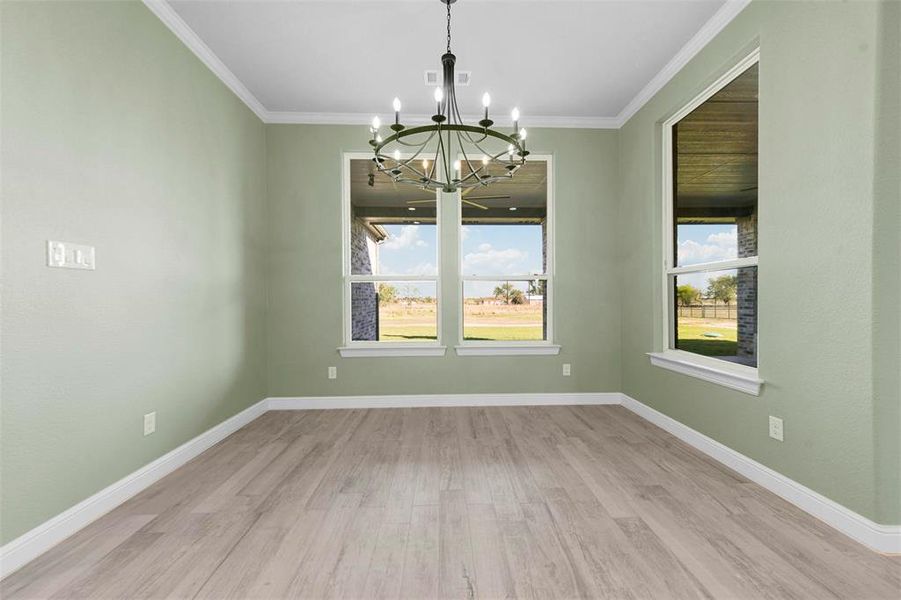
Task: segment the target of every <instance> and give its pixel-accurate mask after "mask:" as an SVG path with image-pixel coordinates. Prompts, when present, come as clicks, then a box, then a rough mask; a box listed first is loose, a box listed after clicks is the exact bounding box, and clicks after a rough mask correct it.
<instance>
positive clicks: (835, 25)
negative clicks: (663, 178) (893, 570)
mask: <svg viewBox="0 0 901 600" xmlns="http://www.w3.org/2000/svg"><path fill="white" fill-rule="evenodd" d="M891 10H896V9H895V8H891V9H889V8H887V6H886V5H884V4H883V5H880V4H878V3H875V2H872V3H868V2H851V3H815V2H754V3H752V4H751V5H750V6H749V7H748V8H747V9H745V11H744V12H742V14H740V15H739V16H738V17H737V18H736V19H735V20H734V21H733V22H732V23H730V24H729V26H728V27H726V29H725V30H724V31H723V32H722V33H721V34H720V35H719V36H717V38H716V39H714V40H713V41H712V42H711V43H710V44H709V45H708V46H707V47H706V48H705V49H704V50H703V51H701V52H700V53H699V54H698V55H697V56H696V57H695V58H694V59H693V60H692V61H691V62H690V63H689V64H688V65H687V66H686V67H685V68H684V69H683V70H682V71H681V72H680V73H679V74H678V75H677V76H676V77H675V78H674V79H673V80H672V81H671V82H670V83H668V84H667V85H666V87H665V88H664V89H663V90H661V91H660V92H659V93H658V94H657V95H656V96H655V97H654V98H653V100H651V101H650V102H649V103H648V104H646V105H645V106H644V107H643V108H642V109H641V110H640V111H639V112H638V113H637V114H636V115H635V116H634V117H633V118H632V119H631V120H630V121H629V122H628V123H627V124H626V125H625V127H624V128H623V129H622V130H621V131H620V140H619V141H620V186H621V190H622V198H621V206H620V214H619V229H620V232H621V235H622V238H621V239H622V241H623V243H622V249H623V252H624V256H623V262H622V271H621V283H622V290H623V298H624V299H628V301H624V302H623V346H622V347H623V359H622V360H623V391H624V392H625V393H627V394H629V395H631V396H633V397H635V398H636V399H638V400H640V401H642V402H644V403H646V404H648V405H650V406H652V407H654V408H656V409H657V410H660V411H661V412H663V413H666V414H668V415H670V416H672V417H673V418H675V419H678V420H679V421H681V422H683V423H685V424H687V425H689V426H690V427H693V428H694V429H696V430H698V431H701V432H702V433H705V434H706V435H708V436H710V437H712V438H714V439H716V440H718V441H720V442H722V443H724V444H726V445H728V446H730V447H731V448H734V449H735V450H737V451H739V452H741V453H743V454H745V455H747V456H750V457H751V458H753V459H755V460H757V461H759V462H762V463H763V464H765V465H768V466H769V467H771V468H773V469H775V470H777V471H779V472H781V473H783V474H785V475H786V476H788V477H790V478H792V479H794V480H796V481H799V482H800V483H802V484H804V485H807V486H809V487H811V488H813V489H814V490H817V491H819V492H820V493H822V494H824V495H825V496H828V497H829V498H832V499H834V500H836V501H837V502H839V503H841V504H843V505H845V506H847V507H849V508H851V509H852V510H854V511H857V512H859V513H860V514H863V515H865V516H867V517H869V518H872V519H875V520H877V521H879V522H883V523H899V522H901V504H898V503H894V504H893V505H892V502H891V499H892V498H897V497H898V496H897V494H898V482H897V477H895V478H894V479H893V478H892V477H891V476H890V475H889V471H890V470H891V469H892V468H897V464H898V462H897V454H894V456H893V454H892V453H893V452H894V451H895V449H897V436H898V432H899V429H898V427H897V426H896V425H897V393H898V387H897V371H895V372H894V376H895V383H894V385H892V384H890V382H889V380H886V381H885V382H884V383H886V384H887V385H885V386H883V387H884V388H885V389H883V390H882V392H883V393H885V394H893V395H894V397H893V398H891V397H889V396H885V397H884V403H883V405H882V406H881V407H879V405H878V403H877V402H876V400H875V398H876V395H875V393H874V373H876V374H877V375H878V374H882V375H887V374H888V371H891V370H892V368H895V369H897V365H898V364H899V363H898V353H897V342H898V338H897V333H898V325H897V315H895V317H894V320H891V319H889V321H891V322H890V323H889V325H890V326H891V327H893V329H892V332H891V333H889V334H887V335H886V336H885V340H881V341H877V340H875V339H874V335H873V331H874V321H873V319H874V314H876V313H880V314H881V313H883V312H885V309H886V306H885V305H884V304H883V303H885V302H894V304H893V305H892V306H893V307H894V310H895V311H897V306H898V295H897V290H898V286H897V275H898V273H897V264H898V263H897V256H898V255H897V243H898V237H897V236H898V229H897V223H898V221H897V215H898V213H897V210H898V209H897V204H896V202H897V187H895V188H892V186H897V181H898V180H897V164H898V163H897V158H894V159H892V155H891V153H892V152H893V151H896V150H897V146H896V144H897V131H898V130H897V128H896V129H895V133H894V134H886V136H888V137H886V138H885V139H883V140H881V141H880V140H877V139H876V135H875V133H876V131H877V129H878V127H877V125H880V124H884V123H887V122H889V121H894V122H895V123H897V104H896V102H897V99H895V104H894V105H893V106H894V108H893V107H891V106H888V105H886V104H885V103H882V104H879V103H877V90H879V89H880V88H879V86H880V75H879V71H880V69H881V65H882V64H883V62H884V60H885V59H886V58H887V57H886V52H885V50H886V48H884V46H885V45H886V43H887V41H891V36H886V35H885V33H884V32H882V31H880V16H882V15H881V13H882V12H886V11H891ZM894 35H895V36H896V35H897V30H895V34H894ZM886 38H888V40H887V39H886ZM758 40H759V44H760V49H761V59H760V163H759V164H760V171H759V176H760V201H759V202H760V203H759V207H760V288H759V303H760V304H759V308H760V334H759V346H760V349H759V352H760V375H761V377H762V378H763V379H765V380H766V385H765V387H764V390H763V393H762V395H761V396H760V397H757V398H755V397H753V396H749V395H745V394H741V393H738V392H732V391H729V390H726V389H724V388H722V387H719V386H716V385H713V384H709V383H705V382H702V381H699V380H697V379H692V378H689V377H686V376H683V375H679V374H676V373H672V372H669V371H665V370H663V369H659V368H655V367H652V366H651V365H650V364H649V362H648V358H647V356H645V353H646V352H648V351H652V350H661V349H662V348H663V340H662V339H661V337H662V336H661V334H660V333H659V331H658V327H657V323H659V320H660V318H661V313H662V308H661V307H660V306H659V303H658V298H660V290H661V277H660V272H661V271H660V270H661V256H662V254H661V240H660V219H661V201H660V198H661V189H660V176H659V173H660V166H661V150H660V139H661V126H660V123H661V122H662V121H663V120H664V119H665V118H667V117H668V116H669V115H671V114H672V113H673V112H675V111H676V110H677V109H678V108H680V107H681V106H682V105H683V104H684V103H686V102H688V101H689V100H690V99H691V98H692V97H694V96H695V95H696V94H697V93H699V92H700V91H701V90H702V89H703V88H704V87H706V86H707V85H709V83H711V82H712V81H713V80H714V79H716V77H717V76H718V75H719V74H721V73H722V72H724V71H725V70H727V69H728V67H730V66H731V65H732V64H734V63H735V62H736V61H737V60H738V59H739V58H740V57H741V56H744V55H745V54H746V53H747V51H748V50H749V49H751V48H752V47H753V46H754V44H755V43H756V42H757V41H758ZM894 41H895V43H897V37H895V38H894ZM888 50H889V52H888V54H889V55H891V56H893V57H894V59H893V60H895V61H896V62H895V64H897V48H895V49H894V50H891V49H888ZM881 61H882V62H881ZM895 75H897V73H895ZM881 77H883V79H882V84H881V85H883V86H884V87H883V91H886V90H889V89H896V88H893V87H892V86H893V85H897V83H894V84H893V83H892V81H895V82H896V81H897V80H896V79H895V80H892V78H891V77H890V76H888V75H887V70H886V73H883V74H882V75H881ZM877 104H879V106H878V108H879V111H880V113H879V114H878V115H877ZM880 135H883V134H882V133H881V134H880ZM889 137H890V138H891V139H889ZM892 140H894V141H892ZM877 143H879V146H878V147H879V149H880V154H879V156H877V153H876V148H877ZM894 156H895V157H897V154H895V155H894ZM877 159H878V160H879V161H882V162H879V163H878V164H880V165H881V167H882V168H886V167H887V164H888V163H886V162H885V161H891V160H895V162H894V163H893V164H894V165H895V166H894V171H895V174H894V177H892V176H887V175H885V173H884V172H877V167H875V166H874V165H877ZM877 180H878V181H880V183H879V185H880V189H881V188H883V187H884V188H885V191H884V198H880V197H879V196H877V195H875V194H874V182H876V181H877ZM892 189H894V192H893V191H892ZM892 193H894V194H895V195H894V196H893V197H892V196H891V195H892ZM892 198H894V199H892ZM882 216H884V217H885V218H886V219H888V218H890V217H891V218H893V219H895V220H894V224H895V225H890V224H889V223H888V222H887V221H886V222H885V223H881V225H880V230H881V232H882V233H880V234H879V236H877V235H876V234H875V233H874V223H876V222H880V218H881V217H882ZM876 246H879V247H882V246H885V247H886V248H889V247H892V248H894V252H895V254H894V255H893V256H894V258H892V257H889V256H886V257H884V258H881V259H880V260H879V262H877V263H876V264H875V265H874V247H876ZM893 260H894V261H895V262H892V261H893ZM892 265H894V266H892ZM892 268H894V269H896V271H895V273H894V274H895V278H894V280H893V281H894V283H891V282H886V283H885V284H884V285H885V290H883V289H882V287H881V286H880V287H874V283H873V282H874V275H875V274H876V272H877V271H880V270H886V271H888V270H891V269H892ZM883 291H886V292H888V295H886V296H882V295H881V294H882V292H883ZM880 326H881V325H880ZM882 350H885V351H886V352H887V354H886V355H885V356H881V357H875V356H874V355H876V354H879V353H880V352H881V351H882ZM880 358H883V359H885V361H884V362H883V361H880V360H879V359H880ZM892 362H893V363H894V364H892ZM877 411H881V413H883V414H884V416H886V417H888V416H893V418H894V419H895V425H888V426H883V427H882V429H881V430H877V431H879V434H878V435H876V434H875V433H874V427H877V428H878V427H880V426H879V425H878V423H877V421H878V418H877ZM767 415H776V416H779V417H782V418H783V419H785V442H784V443H779V442H777V441H775V440H771V439H770V438H769V437H768V436H767ZM892 434H893V435H894V438H893V439H890V438H889V437H888V436H891V435H892ZM880 436H881V437H880ZM880 440H881V441H880ZM880 443H882V444H883V446H880ZM877 447H878V448H879V450H878V452H877ZM877 468H878V469H884V470H885V472H884V473H881V475H880V476H876V470H877ZM877 480H878V481H879V483H878V484H877ZM877 490H878V491H879V493H880V494H881V496H882V500H881V501H880V500H877V496H876V493H877Z"/></svg>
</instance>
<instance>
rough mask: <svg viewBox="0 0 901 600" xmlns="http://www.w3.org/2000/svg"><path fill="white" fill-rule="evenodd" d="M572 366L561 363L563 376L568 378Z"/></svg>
mask: <svg viewBox="0 0 901 600" xmlns="http://www.w3.org/2000/svg"><path fill="white" fill-rule="evenodd" d="M572 372H573V371H572V366H571V365H570V364H569V363H563V376H564V377H569V376H570V375H572Z"/></svg>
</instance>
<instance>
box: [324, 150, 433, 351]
mask: <svg viewBox="0 0 901 600" xmlns="http://www.w3.org/2000/svg"><path fill="white" fill-rule="evenodd" d="M343 197H344V198H343V217H344V218H343V253H344V260H343V263H344V268H343V272H344V277H343V279H344V300H345V301H344V339H345V342H344V346H343V347H342V348H340V352H341V355H342V356H345V357H352V356H371V355H389V356H432V355H437V356H440V355H443V354H444V348H443V347H442V346H440V341H441V316H440V308H441V306H440V298H439V297H440V294H439V290H440V285H439V276H438V274H439V268H438V265H439V264H440V263H439V257H440V233H439V231H440V228H439V222H440V210H439V202H440V195H439V194H436V193H434V192H430V191H427V190H421V189H418V188H414V187H410V186H401V185H396V184H394V183H393V182H392V181H391V180H390V179H388V178H386V177H385V176H383V175H380V174H378V172H377V170H376V169H375V165H374V164H373V162H372V155H371V154H356V153H349V154H345V155H344V193H343Z"/></svg>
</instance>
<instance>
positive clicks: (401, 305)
mask: <svg viewBox="0 0 901 600" xmlns="http://www.w3.org/2000/svg"><path fill="white" fill-rule="evenodd" d="M436 287H437V286H436V284H435V282H434V281H381V282H372V283H370V282H365V283H363V282H355V283H352V284H351V339H352V340H354V341H372V342H374V341H379V342H413V343H415V342H430V341H436V340H437V339H438V302H437V294H436Z"/></svg>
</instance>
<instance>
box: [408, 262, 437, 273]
mask: <svg viewBox="0 0 901 600" xmlns="http://www.w3.org/2000/svg"><path fill="white" fill-rule="evenodd" d="M405 274H406V275H437V274H438V267H436V266H435V265H433V264H432V263H430V262H422V263H419V264H418V265H416V266H415V267H410V268H409V269H407V272H406V273H405Z"/></svg>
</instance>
